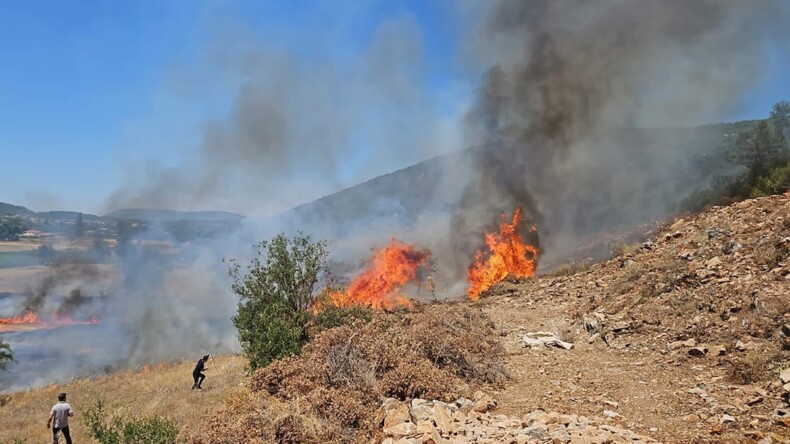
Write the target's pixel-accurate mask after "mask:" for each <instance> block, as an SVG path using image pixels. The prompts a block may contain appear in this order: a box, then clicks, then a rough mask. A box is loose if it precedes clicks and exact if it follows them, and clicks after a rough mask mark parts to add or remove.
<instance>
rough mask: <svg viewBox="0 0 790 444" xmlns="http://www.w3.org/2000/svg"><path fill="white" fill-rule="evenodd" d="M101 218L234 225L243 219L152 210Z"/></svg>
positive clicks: (222, 213) (233, 215) (126, 211)
mask: <svg viewBox="0 0 790 444" xmlns="http://www.w3.org/2000/svg"><path fill="white" fill-rule="evenodd" d="M103 217H105V218H110V219H131V220H143V221H150V222H176V221H193V222H223V223H231V224H235V223H238V222H240V221H241V220H242V219H244V216H242V215H241V214H236V213H229V212H226V211H176V210H153V209H136V208H129V209H120V210H115V211H112V212H109V213H107V214H105V215H104V216H103Z"/></svg>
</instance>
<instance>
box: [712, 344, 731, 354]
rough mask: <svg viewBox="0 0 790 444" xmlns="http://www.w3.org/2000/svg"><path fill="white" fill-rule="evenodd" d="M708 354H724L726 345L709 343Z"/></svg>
mask: <svg viewBox="0 0 790 444" xmlns="http://www.w3.org/2000/svg"><path fill="white" fill-rule="evenodd" d="M708 354H710V355H711V356H724V355H726V354H727V347H725V346H723V345H711V346H710V348H709V349H708Z"/></svg>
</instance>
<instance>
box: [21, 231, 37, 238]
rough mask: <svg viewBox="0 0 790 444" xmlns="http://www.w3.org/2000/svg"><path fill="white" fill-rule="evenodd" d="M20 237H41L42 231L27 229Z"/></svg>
mask: <svg viewBox="0 0 790 444" xmlns="http://www.w3.org/2000/svg"><path fill="white" fill-rule="evenodd" d="M20 237H25V238H31V237H41V232H40V231H38V230H27V231H25V232H24V233H22V234H21V235H20Z"/></svg>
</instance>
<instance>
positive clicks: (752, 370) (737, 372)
mask: <svg viewBox="0 0 790 444" xmlns="http://www.w3.org/2000/svg"><path fill="white" fill-rule="evenodd" d="M775 359H776V356H772V355H770V354H766V353H764V352H762V351H750V352H748V353H747V354H746V355H745V356H738V357H734V358H730V359H727V360H726V361H724V364H725V365H726V366H727V379H728V380H729V381H730V382H732V383H733V384H741V385H746V384H754V383H758V382H762V381H765V380H767V379H769V378H770V377H771V371H770V369H771V364H772V363H773V361H774V360H775Z"/></svg>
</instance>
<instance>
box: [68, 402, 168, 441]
mask: <svg viewBox="0 0 790 444" xmlns="http://www.w3.org/2000/svg"><path fill="white" fill-rule="evenodd" d="M105 407H106V406H105V404H104V401H102V400H98V401H96V403H95V404H94V405H93V406H91V407H88V408H87V409H86V410H85V413H84V415H83V418H84V419H83V420H84V422H85V425H86V426H87V427H88V431H89V433H90V435H91V437H93V438H94V439H95V440H96V441H98V442H99V444H174V443H175V442H176V438H177V437H178V427H176V425H175V423H173V421H171V420H169V419H167V418H162V417H159V416H151V417H143V418H133V419H125V418H123V417H121V416H113V417H112V418H108V415H107V412H106V409H105Z"/></svg>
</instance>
